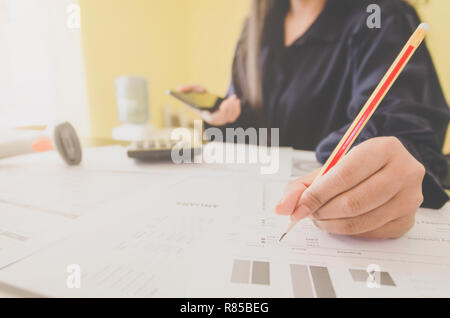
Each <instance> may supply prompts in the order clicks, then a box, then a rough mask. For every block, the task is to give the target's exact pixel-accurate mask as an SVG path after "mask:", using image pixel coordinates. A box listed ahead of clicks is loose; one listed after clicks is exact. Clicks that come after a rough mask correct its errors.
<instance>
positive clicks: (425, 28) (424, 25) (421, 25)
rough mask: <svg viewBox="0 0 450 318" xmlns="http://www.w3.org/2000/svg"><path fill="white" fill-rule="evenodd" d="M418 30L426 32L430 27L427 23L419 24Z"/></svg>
mask: <svg viewBox="0 0 450 318" xmlns="http://www.w3.org/2000/svg"><path fill="white" fill-rule="evenodd" d="M419 29H424V30H425V31H427V32H428V31H429V30H430V27H429V26H428V23H421V24H420V25H419Z"/></svg>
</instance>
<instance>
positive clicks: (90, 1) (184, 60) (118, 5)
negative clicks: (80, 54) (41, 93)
mask: <svg viewBox="0 0 450 318" xmlns="http://www.w3.org/2000/svg"><path fill="white" fill-rule="evenodd" d="M246 3H248V0H79V4H80V7H81V17H82V34H83V51H84V58H85V64H86V77H87V89H88V99H89V109H90V119H91V134H92V135H93V136H99V137H110V136H111V130H112V128H113V127H115V126H117V125H118V124H119V122H118V119H117V110H116V102H115V92H114V79H115V78H116V77H117V76H119V75H125V74H136V75H142V76H145V77H147V78H148V79H149V82H150V85H149V86H150V105H151V111H152V114H153V118H152V122H153V123H154V124H156V125H161V124H162V114H161V107H162V106H163V105H167V104H169V105H174V104H175V106H177V103H176V102H175V101H174V100H173V99H172V98H171V97H168V96H167V95H166V94H165V91H166V90H167V89H168V88H173V87H176V86H178V85H179V84H182V83H193V82H196V83H202V84H204V85H205V86H207V88H208V89H210V90H211V91H214V92H217V93H219V94H223V93H224V92H225V91H226V88H227V85H228V81H229V77H230V69H231V59H232V55H233V51H234V47H235V43H236V39H237V37H238V35H239V32H240V31H241V27H242V20H243V17H244V16H245V14H246V11H247V8H246Z"/></svg>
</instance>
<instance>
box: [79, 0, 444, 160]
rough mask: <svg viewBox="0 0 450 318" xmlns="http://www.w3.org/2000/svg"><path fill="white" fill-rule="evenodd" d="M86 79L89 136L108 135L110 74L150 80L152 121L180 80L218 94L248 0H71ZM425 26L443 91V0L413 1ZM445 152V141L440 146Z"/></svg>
mask: <svg viewBox="0 0 450 318" xmlns="http://www.w3.org/2000/svg"><path fill="white" fill-rule="evenodd" d="M79 3H80V5H81V9H82V12H81V13H82V22H83V23H82V32H83V46H84V52H85V63H86V74H87V86H88V96H89V105H90V116H91V130H92V135H94V136H103V137H109V136H110V135H111V129H112V128H113V127H114V126H116V125H118V120H117V111H116V103H115V95H114V78H115V77H116V76H119V75H122V74H140V75H143V76H146V77H147V78H148V79H149V81H150V95H151V97H150V103H151V107H152V109H151V110H152V112H153V123H154V124H156V125H160V124H161V123H162V121H161V117H162V116H161V111H160V110H161V106H163V105H165V104H172V105H173V104H176V103H175V102H174V100H173V99H171V98H170V97H168V96H166V95H165V90H166V89H167V88H173V87H176V86H177V85H178V84H180V83H199V84H204V85H205V86H206V87H207V88H208V89H209V90H210V91H212V92H215V93H219V94H223V93H224V92H225V91H226V89H227V85H228V83H229V80H230V70H231V62H232V56H233V52H234V49H235V45H236V40H237V38H238V36H239V34H240V31H241V29H242V24H243V20H244V18H245V15H246V14H247V11H248V7H249V3H250V0H79ZM419 11H420V14H421V16H422V17H423V20H426V21H427V22H428V23H429V24H430V27H431V33H430V35H429V37H428V40H427V41H428V46H429V48H430V49H431V52H432V55H433V58H434V61H435V64H436V66H437V69H438V73H439V75H440V78H441V82H442V85H443V87H444V90H445V92H446V95H447V97H448V98H450V78H449V74H450V60H449V59H448V57H449V56H450V43H449V42H448V41H447V38H448V34H449V33H450V23H449V22H448V18H447V14H448V12H450V1H448V0H431V1H430V2H429V3H428V4H427V5H420V6H419ZM446 151H447V152H450V140H449V143H448V145H447V147H446Z"/></svg>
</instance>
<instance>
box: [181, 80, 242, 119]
mask: <svg viewBox="0 0 450 318" xmlns="http://www.w3.org/2000/svg"><path fill="white" fill-rule="evenodd" d="M178 91H179V92H180V93H190V92H195V93H206V92H207V91H206V89H205V88H204V87H203V86H200V85H182V86H180V87H178ZM197 112H198V113H199V115H200V116H201V117H202V119H203V120H204V121H205V122H207V123H208V124H210V125H212V126H224V125H226V124H231V123H234V122H235V121H236V120H237V119H238V118H239V116H240V115H241V101H240V100H239V98H237V96H236V95H231V96H230V97H228V98H227V99H225V100H224V101H223V102H222V104H220V106H219V109H218V110H217V111H216V112H214V113H211V112H209V111H197Z"/></svg>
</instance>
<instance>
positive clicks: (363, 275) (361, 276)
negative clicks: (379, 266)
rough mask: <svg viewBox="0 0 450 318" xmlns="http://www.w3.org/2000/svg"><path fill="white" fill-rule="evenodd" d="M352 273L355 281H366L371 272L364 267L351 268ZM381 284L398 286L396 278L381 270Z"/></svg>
mask: <svg viewBox="0 0 450 318" xmlns="http://www.w3.org/2000/svg"><path fill="white" fill-rule="evenodd" d="M350 274H351V275H352V278H353V281H355V282H366V281H367V278H368V277H369V274H368V273H367V271H365V270H362V269H350ZM379 274H380V285H382V286H394V287H395V286H396V285H395V283H394V280H393V279H392V277H391V275H390V274H389V273H388V272H380V273H379Z"/></svg>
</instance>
